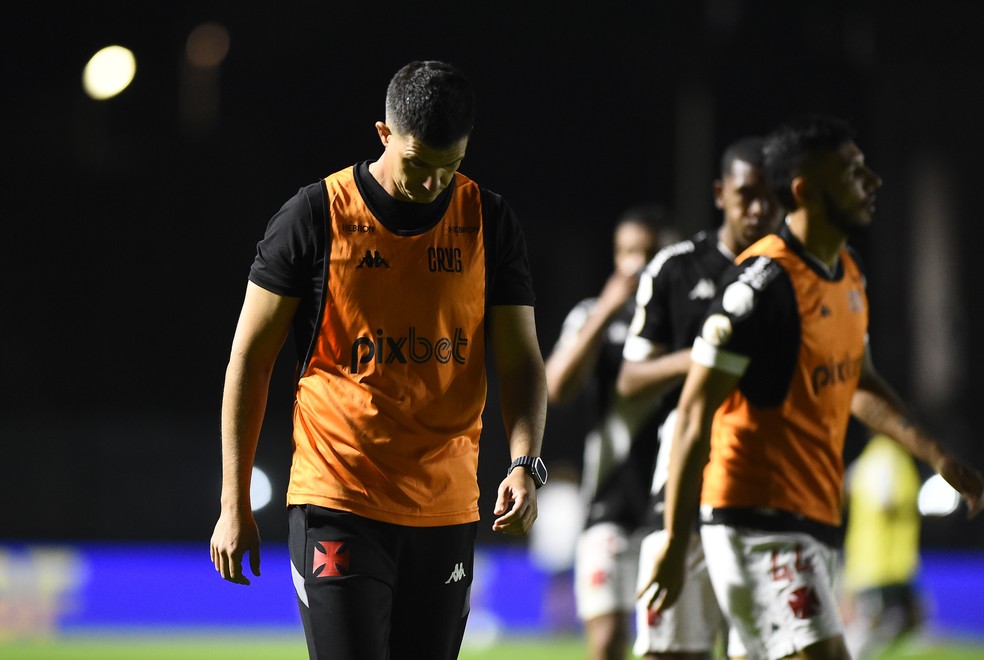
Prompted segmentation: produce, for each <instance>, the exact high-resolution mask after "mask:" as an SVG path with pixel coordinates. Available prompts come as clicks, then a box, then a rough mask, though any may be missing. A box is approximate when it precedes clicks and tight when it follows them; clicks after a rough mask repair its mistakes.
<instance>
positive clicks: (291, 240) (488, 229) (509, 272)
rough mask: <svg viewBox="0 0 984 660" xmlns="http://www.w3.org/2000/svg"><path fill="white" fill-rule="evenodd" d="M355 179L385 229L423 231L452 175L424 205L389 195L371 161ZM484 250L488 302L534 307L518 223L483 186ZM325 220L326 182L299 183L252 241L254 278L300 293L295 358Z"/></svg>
mask: <svg viewBox="0 0 984 660" xmlns="http://www.w3.org/2000/svg"><path fill="white" fill-rule="evenodd" d="M355 181H356V185H357V186H358V188H359V192H360V193H361V194H362V197H363V200H364V201H365V203H366V205H367V206H368V207H369V210H370V211H371V212H372V214H373V215H374V216H375V217H376V218H377V219H378V220H379V221H380V222H381V223H382V224H383V225H384V226H385V227H386V228H387V229H389V230H390V231H392V232H394V233H396V234H399V235H405V236H412V235H415V234H419V233H421V232H424V231H427V230H428V229H430V228H431V227H433V226H434V224H436V223H437V222H438V221H439V220H440V219H441V217H442V216H443V215H444V213H445V211H446V210H447V208H448V204H449V202H450V200H451V195H452V194H453V191H454V180H452V183H451V185H449V186H448V187H447V189H445V190H444V192H442V193H441V195H440V196H439V197H438V198H437V199H436V200H434V201H433V202H431V203H429V204H418V203H415V202H403V201H400V200H397V199H395V198H393V197H392V196H391V195H389V194H388V193H387V192H386V191H385V190H384V189H383V188H382V186H380V185H379V182H377V181H376V179H375V178H374V177H373V176H372V174H370V173H369V162H368V161H364V162H362V163H358V164H357V165H355ZM482 214H483V218H484V234H485V255H486V292H487V293H486V301H487V302H486V304H487V305H489V306H493V305H533V303H534V295H533V286H532V281H531V276H530V266H529V258H528V256H527V251H526V241H525V238H524V236H523V231H522V228H521V226H520V224H519V220H518V219H517V217H516V215H515V213H514V212H513V210H512V208H510V206H509V205H508V204H507V203H506V201H505V200H503V199H502V197H501V196H499V195H497V194H495V193H493V192H491V191H489V190H486V189H484V188H483V189H482ZM327 223H328V218H327V209H326V201H325V192H324V182H323V181H320V180H319V181H316V182H314V183H311V184H309V185H307V186H304V187H302V188H300V189H299V190H298V191H297V194H295V195H294V196H293V197H291V198H290V199H289V200H287V202H286V203H284V205H283V206H282V207H281V208H280V210H279V211H277V213H276V214H275V215H274V216H273V217H272V218H271V219H270V222H269V223H268V224H267V229H266V233H265V234H264V236H263V240H261V241H260V242H259V243H258V244H257V246H256V259H255V260H254V261H253V266H252V268H251V269H250V273H249V279H250V281H251V282H253V283H254V284H256V285H257V286H259V287H262V288H264V289H266V290H268V291H271V292H273V293H276V294H278V295H281V296H290V297H295V298H300V299H301V301H300V305H299V307H298V311H297V314H296V315H295V317H294V338H295V342H296V347H297V356H298V360H302V359H303V357H304V356H305V355H306V353H307V350H308V347H309V346H310V344H311V338H312V337H313V334H314V332H315V330H316V328H317V324H318V321H319V316H320V313H321V294H322V291H323V290H324V277H325V273H326V270H327V269H326V267H325V266H326V264H325V259H326V258H327V256H326V255H327V254H329V252H330V246H329V245H328V244H327V243H328V240H327V237H328V236H329V235H330V234H329V232H328V224H327Z"/></svg>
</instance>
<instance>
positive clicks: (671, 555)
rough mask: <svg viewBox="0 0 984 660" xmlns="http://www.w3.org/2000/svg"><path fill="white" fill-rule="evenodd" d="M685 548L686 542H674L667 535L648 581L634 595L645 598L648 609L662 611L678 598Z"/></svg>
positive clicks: (684, 576) (681, 581)
mask: <svg viewBox="0 0 984 660" xmlns="http://www.w3.org/2000/svg"><path fill="white" fill-rule="evenodd" d="M686 548H687V544H686V542H683V543H675V542H673V541H671V540H670V538H669V537H667V539H666V542H665V543H664V544H663V547H662V549H661V550H660V551H659V553H658V554H657V555H656V559H655V561H654V562H653V569H652V573H651V574H650V576H649V581H648V582H646V584H645V585H644V586H643V587H642V589H640V590H639V593H638V594H637V595H636V598H639V599H645V604H646V607H647V608H648V609H649V610H651V611H653V612H655V613H657V614H659V613H662V612H664V611H666V610H667V609H669V608H670V607H671V606H672V605H673V603H675V602H676V601H677V599H678V598H680V593H681V592H682V591H683V583H684V580H685V579H686V575H687V567H686V560H687V551H686Z"/></svg>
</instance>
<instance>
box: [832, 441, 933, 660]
mask: <svg viewBox="0 0 984 660" xmlns="http://www.w3.org/2000/svg"><path fill="white" fill-rule="evenodd" d="M919 488H920V480H919V471H918V470H917V469H916V463H915V461H913V460H912V456H911V455H910V454H909V453H908V452H907V451H905V449H904V448H903V447H902V446H901V445H899V443H897V442H895V441H894V440H892V439H891V438H889V437H888V436H885V435H875V436H872V437H871V438H870V439H869V440H868V443H867V444H866V445H865V447H864V449H863V450H862V451H861V455H860V456H858V458H857V460H855V461H854V464H853V465H852V466H851V467H850V469H849V470H848V472H847V477H846V488H845V491H846V492H847V495H848V498H847V501H848V509H847V510H848V519H847V531H846V534H845V538H844V602H845V608H846V609H847V610H848V614H847V615H845V624H846V626H847V630H846V640H847V646H848V648H849V649H850V651H851V655H853V656H854V657H855V658H858V659H865V658H872V657H876V656H877V655H879V654H880V653H882V652H883V651H885V650H887V649H888V647H890V646H891V645H893V644H895V643H896V642H898V641H899V640H901V639H902V638H903V637H904V636H905V635H906V634H907V633H910V632H912V631H913V630H915V629H916V627H917V626H919V624H920V623H921V622H922V616H923V612H922V603H921V602H920V598H919V593H918V591H917V587H916V572H917V571H918V568H919V526H920V519H919Z"/></svg>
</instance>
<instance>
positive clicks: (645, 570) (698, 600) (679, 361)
mask: <svg viewBox="0 0 984 660" xmlns="http://www.w3.org/2000/svg"><path fill="white" fill-rule="evenodd" d="M720 172H721V174H720V178H719V179H716V180H715V181H714V184H713V193H714V203H715V206H717V208H718V209H720V210H721V224H720V226H719V227H718V228H717V230H716V231H713V232H708V231H701V232H699V233H697V234H696V235H694V236H693V237H692V238H690V239H689V240H686V241H682V242H680V243H677V244H675V245H671V246H669V247H666V248H664V249H663V250H662V251H660V252H659V253H658V254H657V255H656V258H655V259H653V260H652V261H651V262H650V263H649V265H648V266H647V267H646V270H645V272H644V273H643V275H642V283H641V285H640V287H639V294H638V296H637V305H638V308H637V311H636V317H635V320H634V322H633V324H632V328H631V331H630V334H629V338H628V340H627V341H626V344H625V351H624V357H625V360H624V362H623V363H622V366H621V371H620V373H619V377H618V387H619V391H620V392H621V393H622V394H623V395H624V396H627V397H631V398H632V399H633V400H643V401H645V400H656V397H659V396H660V395H664V398H663V406H662V408H663V410H664V411H672V410H673V409H674V408H675V407H676V403H677V399H678V398H679V395H680V384H681V383H682V382H683V378H684V376H685V375H686V374H687V369H688V368H689V366H690V346H691V345H692V344H693V340H694V337H696V336H697V334H698V333H699V332H700V324H701V322H702V321H703V320H704V315H705V313H706V312H707V305H708V304H709V303H710V301H711V298H713V297H714V294H715V293H716V291H717V288H716V287H717V285H716V283H717V280H718V277H719V276H720V275H721V273H722V272H723V271H724V270H725V269H726V268H727V267H728V266H730V265H732V264H733V263H734V260H735V256H736V255H737V254H739V253H740V252H741V251H742V250H744V249H745V248H747V247H748V246H749V245H751V244H752V243H754V242H755V241H757V240H758V239H760V238H762V237H763V236H765V235H766V234H767V233H769V232H771V231H774V230H775V229H776V228H777V226H778V224H779V221H780V219H781V218H782V213H781V210H780V207H779V204H778V203H777V202H776V200H775V198H774V197H773V196H772V194H771V192H770V191H769V188H768V186H767V185H766V180H765V172H764V171H763V154H762V139H761V138H757V137H746V138H742V139H740V140H737V141H735V142H734V143H732V144H730V145H729V146H728V147H726V148H725V150H724V153H723V154H722V156H721V169H720ZM674 419H675V415H673V414H672V412H671V414H670V415H669V416H668V417H667V418H666V421H665V422H664V423H663V425H662V427H661V429H660V435H659V437H660V445H659V457H658V459H657V463H656V470H655V475H654V476H653V477H652V478H651V482H652V496H651V498H650V507H649V511H648V514H649V515H648V517H647V520H646V526H647V528H648V529H649V530H653V531H651V533H650V534H648V535H647V536H646V538H645V539H644V540H643V542H642V549H641V553H640V557H639V565H640V572H639V577H640V578H641V582H640V584H638V585H636V588H637V589H638V588H639V587H641V586H645V585H646V583H647V581H648V578H649V571H650V570H651V567H652V562H653V558H654V556H655V553H656V552H657V550H658V549H659V548H660V547H661V546H662V544H663V543H664V541H665V532H664V531H663V486H664V484H665V483H666V463H667V460H668V458H669V449H670V444H671V440H672V436H673V420H674ZM689 552H690V556H689V559H688V562H687V567H688V570H689V571H690V574H689V575H688V581H687V588H686V591H685V592H684V594H683V595H682V596H681V598H680V601H679V602H678V603H677V606H676V607H675V608H673V609H671V610H668V611H667V612H665V613H664V614H663V615H661V616H658V617H657V616H653V615H652V613H651V612H650V611H649V608H648V606H647V603H645V602H644V601H642V600H640V601H638V602H637V603H636V604H635V608H636V635H637V636H636V642H635V653H636V655H642V656H645V657H647V658H674V659H679V660H684V659H687V660H689V659H696V658H704V657H709V655H710V653H711V651H712V650H713V649H714V648H715V644H716V643H717V638H718V636H719V634H721V633H722V631H724V630H727V626H726V625H725V624H724V622H723V617H722V616H721V613H720V611H719V609H718V607H717V602H716V601H715V599H714V594H713V591H712V589H711V585H710V581H709V578H708V577H707V568H706V565H705V563H704V556H703V550H702V549H701V547H700V543H699V542H698V540H697V539H696V537H695V539H694V541H693V542H691V546H690V549H689ZM731 650H732V652H733V653H738V652H739V650H740V649H739V647H738V646H737V641H736V642H734V643H733V645H732V648H731Z"/></svg>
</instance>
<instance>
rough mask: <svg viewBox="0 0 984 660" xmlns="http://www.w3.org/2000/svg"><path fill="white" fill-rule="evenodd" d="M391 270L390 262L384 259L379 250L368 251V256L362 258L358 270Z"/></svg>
mask: <svg viewBox="0 0 984 660" xmlns="http://www.w3.org/2000/svg"><path fill="white" fill-rule="evenodd" d="M362 267H365V268H383V267H386V268H389V267H390V265H389V262H387V261H386V260H385V259H383V256H382V255H381V254H379V250H366V256H364V257H362V261H360V262H359V265H358V266H356V268H362Z"/></svg>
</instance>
